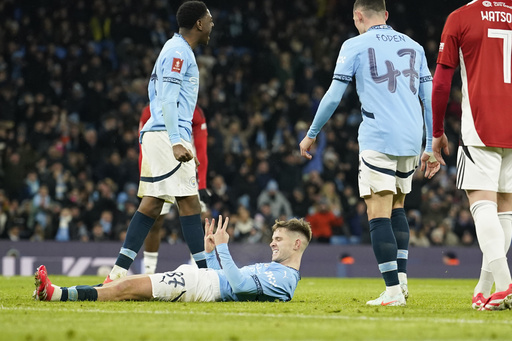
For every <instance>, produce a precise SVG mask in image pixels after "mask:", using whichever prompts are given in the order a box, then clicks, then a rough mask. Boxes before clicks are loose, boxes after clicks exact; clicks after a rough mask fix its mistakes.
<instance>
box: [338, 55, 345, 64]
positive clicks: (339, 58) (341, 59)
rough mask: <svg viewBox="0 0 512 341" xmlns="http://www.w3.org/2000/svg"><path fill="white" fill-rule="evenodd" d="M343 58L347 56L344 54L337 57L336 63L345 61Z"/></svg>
mask: <svg viewBox="0 0 512 341" xmlns="http://www.w3.org/2000/svg"><path fill="white" fill-rule="evenodd" d="M345 59H347V57H345V56H340V57H338V60H337V61H336V64H339V63H342V64H343V63H345Z"/></svg>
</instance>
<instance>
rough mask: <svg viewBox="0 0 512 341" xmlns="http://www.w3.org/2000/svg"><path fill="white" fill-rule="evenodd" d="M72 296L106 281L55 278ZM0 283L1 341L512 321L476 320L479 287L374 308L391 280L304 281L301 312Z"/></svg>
mask: <svg viewBox="0 0 512 341" xmlns="http://www.w3.org/2000/svg"><path fill="white" fill-rule="evenodd" d="M50 278H51V280H52V281H53V283H55V284H58V285H63V286H71V285H77V284H96V283H99V282H101V281H102V278H100V277H93V276H84V277H78V278H76V277H71V278H70V277H65V276H51V275H50ZM33 282H34V280H33V278H31V277H19V276H15V277H0V340H26V341H32V340H33V341H60V340H77V341H78V340H80V341H81V340H84V341H85V340H123V341H127V340H141V341H145V340H159V341H163V340H201V341H206V340H229V341H236V340H294V341H295V340H510V339H512V312H511V311H508V310H507V311H497V312H486V311H483V312H481V311H475V310H473V309H471V296H472V292H473V286H474V285H475V283H476V280H449V279H410V280H409V292H410V297H409V300H408V302H407V306H406V307H377V308H375V307H367V306H366V305H365V302H366V301H367V300H369V299H373V298H375V297H377V296H378V295H379V294H380V292H381V291H382V289H383V282H382V280H381V279H376V278H375V279H367V278H350V279H340V278H303V279H302V280H301V281H300V282H299V286H298V288H297V290H296V292H295V297H294V299H293V300H292V301H291V302H287V303H282V302H273V303H263V302H217V303H167V302H37V301H34V300H33V299H32V292H33V289H34V285H33Z"/></svg>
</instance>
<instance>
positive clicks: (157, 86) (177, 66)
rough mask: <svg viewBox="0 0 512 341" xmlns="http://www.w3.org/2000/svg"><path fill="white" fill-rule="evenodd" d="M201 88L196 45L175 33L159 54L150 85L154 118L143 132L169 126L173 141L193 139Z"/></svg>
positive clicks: (149, 91) (152, 116) (152, 117)
mask: <svg viewBox="0 0 512 341" xmlns="http://www.w3.org/2000/svg"><path fill="white" fill-rule="evenodd" d="M198 89H199V69H198V67H197V63H196V58H195V56H194V53H193V52H192V48H191V47H190V45H189V44H188V43H187V41H186V40H185V39H184V38H183V37H182V36H181V35H180V34H177V33H176V34H174V37H172V38H171V39H169V40H168V41H167V42H166V43H165V45H164V47H163V48H162V51H161V52H160V55H159V56H158V58H157V60H156V62H155V66H154V68H153V72H152V74H151V79H150V81H149V85H148V94H149V105H150V110H151V118H150V119H149V120H148V121H147V122H146V124H145V125H144V127H143V128H142V130H141V132H146V131H162V130H167V132H168V134H169V139H170V140H171V143H173V144H175V143H179V142H180V141H181V139H184V140H185V141H189V142H190V136H191V134H192V117H193V115H194V108H195V106H196V102H197V93H198Z"/></svg>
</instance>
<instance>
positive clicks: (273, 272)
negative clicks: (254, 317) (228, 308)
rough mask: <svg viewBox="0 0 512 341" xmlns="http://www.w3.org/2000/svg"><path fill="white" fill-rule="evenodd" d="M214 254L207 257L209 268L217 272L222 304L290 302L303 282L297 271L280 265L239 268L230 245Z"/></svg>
mask: <svg viewBox="0 0 512 341" xmlns="http://www.w3.org/2000/svg"><path fill="white" fill-rule="evenodd" d="M217 253H218V254H219V258H220V262H221V264H222V268H221V264H219V262H218V260H217V257H216V255H215V252H211V253H207V254H206V262H207V264H208V268H212V269H216V271H217V274H218V275H219V281H220V294H221V297H222V300H223V301H275V300H280V301H289V300H291V299H292V297H293V293H294V292H295V288H297V284H298V282H299V280H300V274H299V272H298V271H297V270H295V269H293V268H290V267H288V266H285V265H282V264H280V263H276V262H271V263H256V264H252V265H248V266H244V267H242V268H240V269H239V268H238V267H237V266H236V264H235V262H233V259H232V258H231V255H230V253H229V250H228V245H227V244H220V245H217Z"/></svg>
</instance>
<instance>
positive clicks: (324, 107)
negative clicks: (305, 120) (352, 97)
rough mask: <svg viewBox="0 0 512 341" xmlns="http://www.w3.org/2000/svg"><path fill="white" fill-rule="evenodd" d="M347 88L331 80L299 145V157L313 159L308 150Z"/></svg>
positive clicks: (339, 82) (340, 82) (345, 85)
mask: <svg viewBox="0 0 512 341" xmlns="http://www.w3.org/2000/svg"><path fill="white" fill-rule="evenodd" d="M347 86H348V83H345V82H342V81H339V80H333V81H332V83H331V86H330V87H329V89H328V90H327V92H326V93H325V95H324V97H323V98H322V100H321V101H320V105H319V106H318V110H317V112H316V115H315V118H314V119H313V123H311V127H309V130H308V132H307V134H306V136H305V137H304V139H303V140H302V141H301V142H300V144H299V147H300V155H302V156H303V157H305V158H306V159H310V160H311V159H312V158H313V156H311V154H310V153H309V150H310V148H311V146H312V145H313V143H314V142H315V140H316V136H317V135H318V133H320V130H321V129H322V127H323V126H324V125H325V123H326V122H327V121H328V120H329V119H330V118H331V116H332V114H333V113H334V111H335V110H336V108H337V107H338V105H339V104H340V101H341V98H342V97H343V93H345V90H346V89H347Z"/></svg>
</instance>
